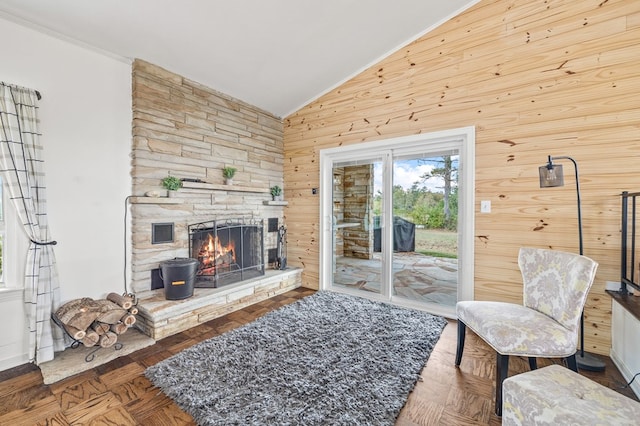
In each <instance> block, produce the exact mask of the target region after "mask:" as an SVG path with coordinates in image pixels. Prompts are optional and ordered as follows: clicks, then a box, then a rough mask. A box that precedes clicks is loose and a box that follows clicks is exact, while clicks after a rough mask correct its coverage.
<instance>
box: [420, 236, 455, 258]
mask: <svg viewBox="0 0 640 426" xmlns="http://www.w3.org/2000/svg"><path fill="white" fill-rule="evenodd" d="M416 252H418V253H422V254H424V255H427V256H436V257H448V258H454V259H455V258H457V257H458V233H457V232H452V231H444V230H440V229H418V228H416Z"/></svg>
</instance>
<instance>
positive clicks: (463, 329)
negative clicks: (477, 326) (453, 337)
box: [456, 320, 467, 367]
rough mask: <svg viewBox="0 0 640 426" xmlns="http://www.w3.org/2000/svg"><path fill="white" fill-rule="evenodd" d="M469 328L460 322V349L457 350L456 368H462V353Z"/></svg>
mask: <svg viewBox="0 0 640 426" xmlns="http://www.w3.org/2000/svg"><path fill="white" fill-rule="evenodd" d="M466 330H467V326H466V325H465V323H463V322H462V321H460V320H458V347H457V348H456V367H459V366H460V362H461V361H462V351H463V350H464V336H465V334H466Z"/></svg>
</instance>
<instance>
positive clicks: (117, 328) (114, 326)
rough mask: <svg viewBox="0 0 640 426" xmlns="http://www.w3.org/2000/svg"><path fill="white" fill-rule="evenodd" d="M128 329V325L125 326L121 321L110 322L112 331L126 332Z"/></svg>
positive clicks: (117, 332)
mask: <svg viewBox="0 0 640 426" xmlns="http://www.w3.org/2000/svg"><path fill="white" fill-rule="evenodd" d="M128 329H129V327H127V324H125V323H123V322H119V323H117V324H111V331H113V332H114V333H116V334H122V333H124V332H126V331H127V330H128Z"/></svg>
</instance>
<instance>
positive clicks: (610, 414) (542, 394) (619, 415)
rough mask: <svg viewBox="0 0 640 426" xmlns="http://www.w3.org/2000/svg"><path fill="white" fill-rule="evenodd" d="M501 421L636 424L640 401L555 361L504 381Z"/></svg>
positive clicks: (591, 425) (535, 423) (566, 423)
mask: <svg viewBox="0 0 640 426" xmlns="http://www.w3.org/2000/svg"><path fill="white" fill-rule="evenodd" d="M502 424H503V425H536V426H537V425H554V426H555V425H588V426H594V425H607V426H609V425H634V426H635V425H638V424H640V402H637V401H634V400H632V399H630V398H627V397H626V396H624V395H621V394H619V393H617V392H615V391H613V390H611V389H609V388H606V387H604V386H602V385H600V384H598V383H596V382H594V381H592V380H589V379H587V378H586V377H583V376H581V375H579V374H577V373H574V372H573V371H571V370H569V369H568V368H565V367H562V366H560V365H557V364H556V365H551V366H549V367H544V368H540V369H538V370H533V371H528V372H526V373H522V374H518V375H516V376H512V377H509V378H508V379H506V380H505V381H504V382H503V386H502Z"/></svg>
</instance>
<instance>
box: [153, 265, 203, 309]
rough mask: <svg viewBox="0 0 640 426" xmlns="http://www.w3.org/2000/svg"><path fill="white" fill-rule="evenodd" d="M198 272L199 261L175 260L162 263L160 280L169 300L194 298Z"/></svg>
mask: <svg viewBox="0 0 640 426" xmlns="http://www.w3.org/2000/svg"><path fill="white" fill-rule="evenodd" d="M197 271H198V260H197V259H191V258H175V259H172V260H166V261H164V262H161V263H160V278H162V282H163V284H164V297H165V298H166V299H167V300H180V299H186V298H188V297H191V296H193V284H194V282H195V278H196V272H197Z"/></svg>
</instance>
